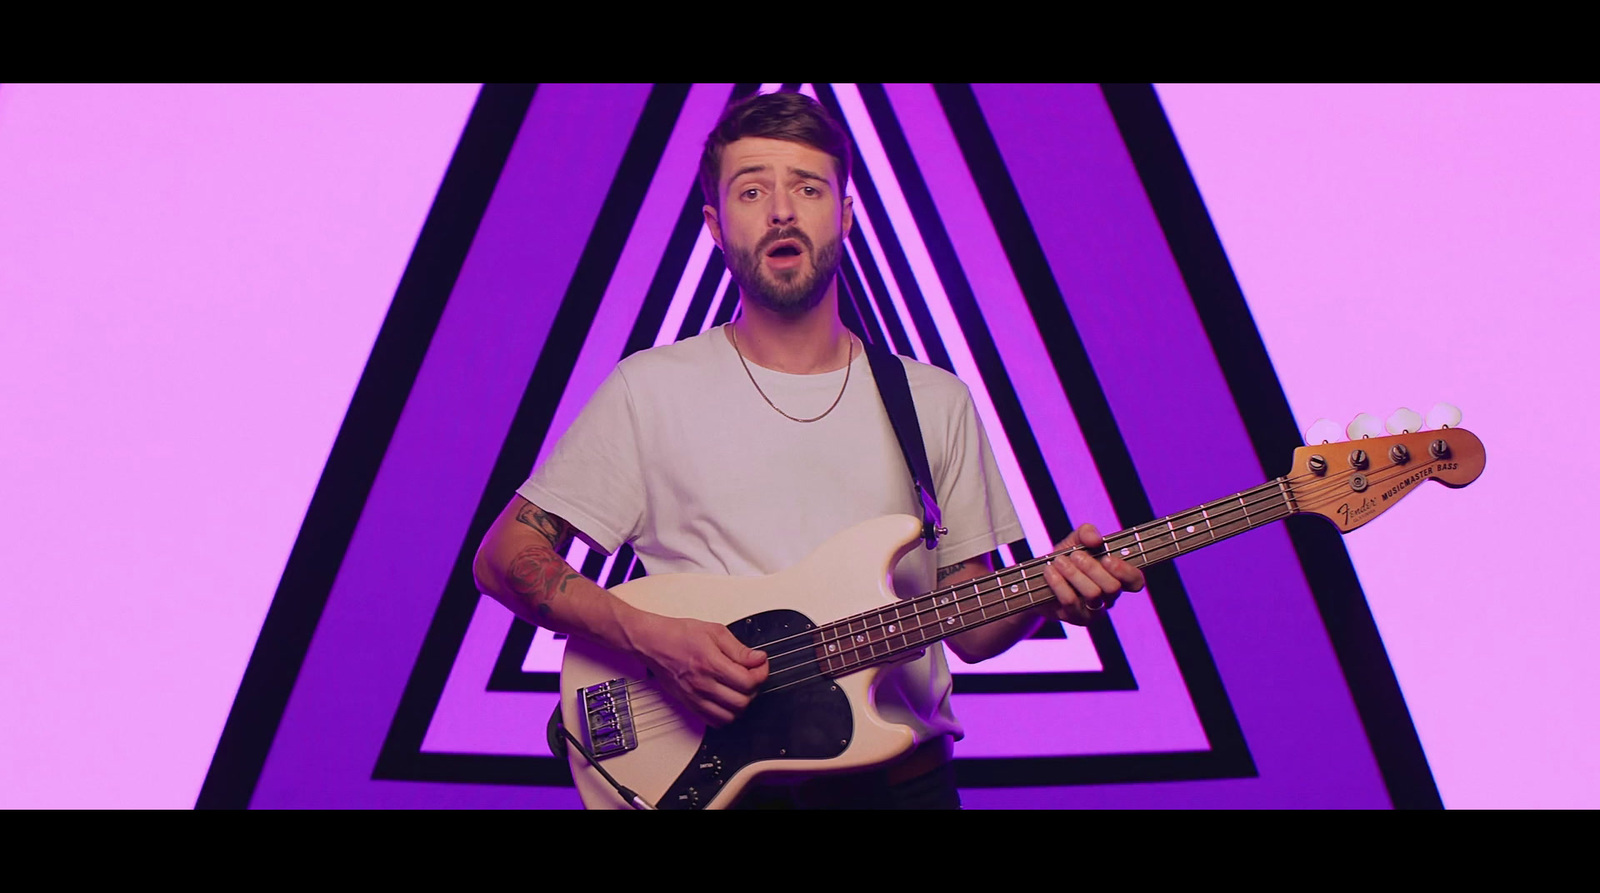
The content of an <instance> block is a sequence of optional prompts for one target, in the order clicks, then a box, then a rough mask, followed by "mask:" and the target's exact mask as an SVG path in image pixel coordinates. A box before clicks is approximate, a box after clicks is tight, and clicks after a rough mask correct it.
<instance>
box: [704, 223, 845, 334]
mask: <svg viewBox="0 0 1600 893" xmlns="http://www.w3.org/2000/svg"><path fill="white" fill-rule="evenodd" d="M784 239H793V240H795V241H797V242H799V243H800V244H802V245H804V246H805V252H806V257H807V258H808V259H809V260H810V261H811V263H810V264H809V268H807V266H801V267H797V268H795V269H792V270H777V271H771V270H765V269H763V268H762V265H761V260H762V258H764V257H766V255H767V250H768V249H769V248H770V247H771V246H772V244H773V243H775V242H779V241H782V240H784ZM840 241H841V240H840V239H839V238H837V237H835V238H834V239H832V240H831V241H829V242H827V243H826V244H824V245H823V246H822V249H821V250H820V251H819V250H816V249H815V247H814V246H813V245H812V244H811V239H810V238H808V237H807V236H806V234H805V233H802V232H800V231H799V230H797V229H781V230H772V231H770V232H768V233H767V234H766V235H765V236H764V237H762V239H761V241H760V242H758V243H756V246H755V248H753V249H750V250H748V251H747V250H745V249H742V248H733V250H732V251H730V252H728V253H727V255H726V257H727V262H728V273H729V274H730V275H731V276H732V277H733V281H734V282H736V283H738V285H739V293H740V294H741V295H742V296H743V297H744V298H745V299H746V300H750V301H754V302H755V303H757V304H759V305H761V306H762V307H765V308H766V309H768V310H771V311H772V312H774V313H778V314H781V315H783V316H789V317H796V316H800V315H802V314H804V313H805V312H806V311H808V310H810V309H812V308H813V307H815V306H817V305H818V304H820V303H822V298H823V296H824V295H826V294H827V293H828V286H829V285H832V284H833V280H834V277H835V276H837V275H838V274H839V243H840Z"/></svg>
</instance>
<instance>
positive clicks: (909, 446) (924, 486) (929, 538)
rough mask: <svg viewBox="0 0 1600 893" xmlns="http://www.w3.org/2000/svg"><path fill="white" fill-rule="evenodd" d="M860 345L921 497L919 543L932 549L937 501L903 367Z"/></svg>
mask: <svg viewBox="0 0 1600 893" xmlns="http://www.w3.org/2000/svg"><path fill="white" fill-rule="evenodd" d="M861 345H862V347H863V348H864V349H865V350H866V353H867V362H868V363H870V364H872V377H873V379H874V380H876V381H877V382H878V394H879V395H880V396H882V397H883V408H884V409H885V410H887V411H888V413H889V424H891V425H893V426H894V436H895V438H896V439H898V440H899V441H900V452H901V453H903V454H905V457H906V466H907V467H908V468H910V469H911V479H912V481H913V482H915V483H916V485H917V495H918V496H920V497H922V541H923V543H924V545H926V546H927V547H928V548H929V549H932V548H933V547H934V546H936V545H938V543H939V537H940V536H942V535H944V532H945V530H944V528H943V527H940V526H939V500H938V496H937V495H936V493H937V491H935V490H934V488H933V475H932V474H930V473H929V471H928V451H927V449H926V447H925V446H924V445H923V443H922V426H921V425H918V424H917V406H916V404H915V403H913V402H912V400H911V385H910V383H908V382H907V381H906V367H905V365H904V364H902V363H901V361H900V357H898V356H896V355H895V354H893V353H891V352H890V351H889V350H888V348H885V347H883V346H882V345H879V344H872V343H870V342H868V341H867V339H865V338H863V339H861Z"/></svg>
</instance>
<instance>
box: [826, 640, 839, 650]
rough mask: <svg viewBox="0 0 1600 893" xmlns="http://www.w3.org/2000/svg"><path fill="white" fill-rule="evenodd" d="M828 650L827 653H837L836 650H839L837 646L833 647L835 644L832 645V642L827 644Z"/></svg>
mask: <svg viewBox="0 0 1600 893" xmlns="http://www.w3.org/2000/svg"><path fill="white" fill-rule="evenodd" d="M828 650H829V651H838V650H839V646H838V645H835V644H834V643H832V642H829V643H828Z"/></svg>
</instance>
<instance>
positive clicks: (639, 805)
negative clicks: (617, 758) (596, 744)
mask: <svg viewBox="0 0 1600 893" xmlns="http://www.w3.org/2000/svg"><path fill="white" fill-rule="evenodd" d="M558 730H559V731H560V732H561V734H562V736H564V737H565V738H566V739H567V741H569V742H571V743H572V746H573V747H575V748H577V751H578V753H579V754H580V755H581V756H582V757H583V758H584V759H585V760H587V761H588V762H589V765H590V766H593V767H594V771H596V772H598V773H600V777H601V778H604V779H605V780H606V783H607V784H610V785H611V786H612V787H613V788H615V789H616V791H617V794H618V796H620V797H622V799H623V800H624V801H625V802H626V803H627V804H628V805H630V806H632V807H633V808H634V809H650V810H654V809H655V807H654V806H651V805H650V804H648V803H646V802H644V798H643V797H640V796H639V795H638V794H636V793H634V792H633V791H632V790H631V789H630V788H628V787H626V786H624V785H622V784H620V783H619V782H618V781H617V780H616V779H615V778H612V777H611V773H610V772H607V771H606V770H605V769H604V768H603V767H602V766H601V765H600V761H599V760H597V759H595V758H594V755H593V754H591V753H589V751H588V749H587V748H585V747H584V746H583V745H582V744H581V743H579V741H578V739H577V738H574V737H572V733H571V732H569V731H567V726H566V724H565V723H563V722H562V721H561V706H560V705H559V704H558V705H556V709H555V710H553V711H551V713H550V726H549V728H548V729H546V730H545V734H546V736H547V737H548V738H549V744H550V752H551V753H555V754H557V755H558V756H560V755H562V754H561V753H558V752H560V751H565V750H566V749H567V746H566V744H564V743H562V741H561V739H560V738H557V737H556V735H555V733H556V732H557V731H558Z"/></svg>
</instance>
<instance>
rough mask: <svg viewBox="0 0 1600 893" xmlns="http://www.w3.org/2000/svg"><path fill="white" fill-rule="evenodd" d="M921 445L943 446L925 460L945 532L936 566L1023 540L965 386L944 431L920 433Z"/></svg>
mask: <svg viewBox="0 0 1600 893" xmlns="http://www.w3.org/2000/svg"><path fill="white" fill-rule="evenodd" d="M923 439H924V442H926V443H929V444H934V443H941V444H943V446H944V450H943V457H942V461H939V460H934V459H933V458H932V457H930V460H929V461H930V464H932V465H933V468H932V469H931V472H932V474H933V475H934V486H935V487H936V488H937V489H938V495H939V513H940V521H941V523H942V524H943V526H944V527H945V529H946V530H947V531H949V532H948V533H946V534H945V535H944V537H942V538H941V539H940V540H939V545H938V548H937V550H936V553H935V554H936V555H937V562H938V566H939V567H948V566H950V565H952V564H956V563H958V562H962V561H966V560H967V559H969V558H973V557H975V556H978V555H983V554H987V553H988V552H990V551H992V550H994V549H995V548H997V547H998V546H1000V545H1002V544H1004V543H1011V542H1016V541H1017V540H1020V539H1022V538H1023V532H1022V524H1021V523H1020V522H1019V521H1018V520H1017V513H1016V509H1015V508H1014V507H1013V505H1012V503H1011V495H1010V494H1009V493H1008V492H1007V491H1006V485H1005V480H1004V478H1002V477H1001V476H1000V470H999V467H998V466H997V465H996V463H995V459H994V451H993V449H992V448H991V447H990V445H989V437H988V434H987V432H985V431H984V429H983V424H982V422H981V421H979V419H978V413H977V409H976V408H975V407H974V406H973V404H972V395H971V393H970V392H969V391H968V390H967V389H966V388H965V387H964V386H963V387H961V388H959V395H958V398H957V399H955V400H953V401H952V403H951V405H950V407H949V410H948V414H947V416H946V419H945V430H944V431H942V432H933V431H928V430H926V429H925V430H924V431H923ZM935 463H936V464H935Z"/></svg>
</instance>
